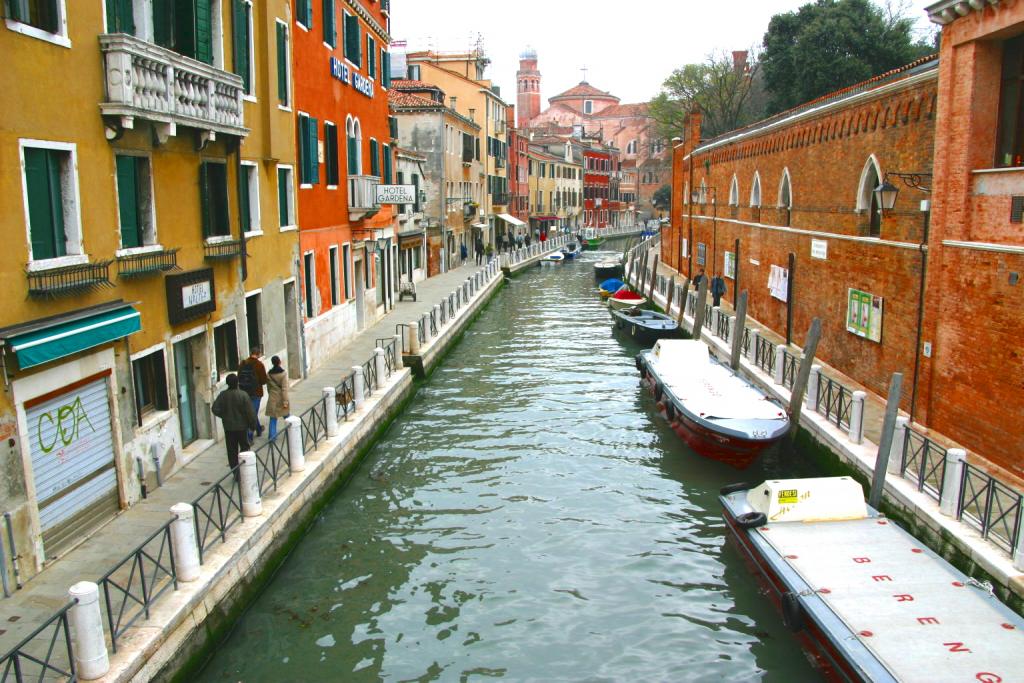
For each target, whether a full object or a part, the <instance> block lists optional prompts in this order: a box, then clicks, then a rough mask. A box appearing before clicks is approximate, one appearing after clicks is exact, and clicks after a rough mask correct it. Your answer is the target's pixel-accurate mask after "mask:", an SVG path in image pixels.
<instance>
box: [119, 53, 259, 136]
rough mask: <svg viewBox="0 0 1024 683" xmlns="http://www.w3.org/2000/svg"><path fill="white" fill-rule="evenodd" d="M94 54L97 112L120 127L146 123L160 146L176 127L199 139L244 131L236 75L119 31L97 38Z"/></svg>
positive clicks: (240, 86)
mask: <svg viewBox="0 0 1024 683" xmlns="http://www.w3.org/2000/svg"><path fill="white" fill-rule="evenodd" d="M100 50H101V51H102V52H103V60H104V72H105V74H106V79H105V81H106V101H104V102H102V103H101V104H100V112H101V113H102V114H103V116H105V117H109V118H111V119H113V120H114V122H115V125H116V126H118V127H120V128H121V129H132V128H134V127H135V119H143V120H146V121H152V122H154V123H155V124H156V132H157V137H158V139H159V140H160V141H161V142H165V141H166V139H167V137H168V136H170V135H175V134H176V133H177V126H179V125H180V126H187V127H190V128H196V129H198V130H200V131H201V132H202V138H203V140H204V141H209V140H212V139H214V138H215V137H216V134H217V133H224V134H227V135H238V136H245V135H246V134H247V133H248V132H249V130H248V129H247V128H246V127H245V121H244V117H243V111H242V95H243V87H242V78H241V76H237V75H235V74H232V73H228V72H227V71H223V70H221V69H218V68H216V67H214V66H211V65H209V64H204V63H202V62H197V61H196V60H194V59H190V58H189V57H185V56H183V55H179V54H178V53H177V52H173V51H171V50H168V49H166V48H163V47H160V46H159V45H155V44H153V43H149V42H146V41H145V40H141V39H139V38H136V37H135V36H131V35H127V34H124V33H115V34H108V35H101V36H100Z"/></svg>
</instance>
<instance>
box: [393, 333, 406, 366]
mask: <svg viewBox="0 0 1024 683" xmlns="http://www.w3.org/2000/svg"><path fill="white" fill-rule="evenodd" d="M404 367H405V361H404V360H402V335H400V334H398V333H397V332H396V333H395V372H398V371H399V370H401V369H402V368H404Z"/></svg>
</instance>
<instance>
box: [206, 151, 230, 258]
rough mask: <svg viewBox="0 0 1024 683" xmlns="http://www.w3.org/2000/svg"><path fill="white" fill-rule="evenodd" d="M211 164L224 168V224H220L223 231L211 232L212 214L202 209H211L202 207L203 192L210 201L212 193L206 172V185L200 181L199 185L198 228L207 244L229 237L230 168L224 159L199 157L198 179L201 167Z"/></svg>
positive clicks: (222, 240) (210, 165) (228, 238)
mask: <svg viewBox="0 0 1024 683" xmlns="http://www.w3.org/2000/svg"><path fill="white" fill-rule="evenodd" d="M212 166H217V167H218V168H219V167H223V169H224V197H223V198H224V225H223V226H221V227H222V228H223V230H224V232H218V233H214V232H212V231H213V230H214V226H213V215H212V214H207V213H206V211H204V208H206V210H207V211H211V210H212V208H210V207H204V206H203V195H204V193H206V196H207V201H210V200H211V199H212V194H211V193H210V186H209V175H208V174H207V186H206V187H203V186H202V184H201V183H200V186H199V213H200V223H201V225H200V228H201V229H202V235H203V241H204V242H205V243H207V244H213V243H216V242H224V241H228V240H230V239H231V189H230V181H231V176H230V173H229V170H230V169H229V168H228V162H227V160H226V159H219V158H212V157H209V158H208V157H200V159H199V174H200V179H202V177H203V170H202V169H203V167H207V168H209V167H212ZM208 219H209V220H210V223H207V222H206V221H207V220H208Z"/></svg>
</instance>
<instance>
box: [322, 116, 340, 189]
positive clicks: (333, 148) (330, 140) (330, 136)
mask: <svg viewBox="0 0 1024 683" xmlns="http://www.w3.org/2000/svg"><path fill="white" fill-rule="evenodd" d="M324 165H325V166H326V167H327V184H328V185H334V186H337V185H338V184H339V180H340V178H339V176H338V127H337V126H335V125H334V124H328V123H326V122H324Z"/></svg>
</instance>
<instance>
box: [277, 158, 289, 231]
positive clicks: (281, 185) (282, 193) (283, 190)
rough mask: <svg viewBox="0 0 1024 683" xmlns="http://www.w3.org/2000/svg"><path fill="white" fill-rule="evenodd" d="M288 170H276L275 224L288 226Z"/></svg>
mask: <svg viewBox="0 0 1024 683" xmlns="http://www.w3.org/2000/svg"><path fill="white" fill-rule="evenodd" d="M288 214H289V211H288V169H287V168H279V169H277V224H278V225H279V226H280V227H282V228H283V227H285V226H286V225H288Z"/></svg>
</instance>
